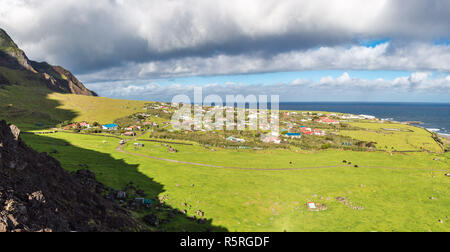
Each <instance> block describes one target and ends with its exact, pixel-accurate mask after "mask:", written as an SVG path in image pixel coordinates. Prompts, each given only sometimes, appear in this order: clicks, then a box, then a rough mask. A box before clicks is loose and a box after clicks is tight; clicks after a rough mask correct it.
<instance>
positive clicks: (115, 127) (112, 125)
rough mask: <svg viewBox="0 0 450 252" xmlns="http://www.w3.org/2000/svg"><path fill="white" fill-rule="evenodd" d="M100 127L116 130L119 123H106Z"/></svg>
mask: <svg viewBox="0 0 450 252" xmlns="http://www.w3.org/2000/svg"><path fill="white" fill-rule="evenodd" d="M102 129H104V130H118V129H119V125H117V124H114V123H112V124H106V125H103V126H102Z"/></svg>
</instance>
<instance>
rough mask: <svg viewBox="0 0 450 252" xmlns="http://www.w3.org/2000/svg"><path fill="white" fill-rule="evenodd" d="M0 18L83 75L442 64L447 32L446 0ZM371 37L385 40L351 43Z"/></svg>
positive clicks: (216, 5)
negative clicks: (368, 44)
mask: <svg viewBox="0 0 450 252" xmlns="http://www.w3.org/2000/svg"><path fill="white" fill-rule="evenodd" d="M0 27H2V28H5V29H6V30H7V31H8V32H9V33H10V34H11V35H12V36H13V37H14V38H15V39H16V41H17V42H18V43H19V45H20V46H21V47H23V48H24V49H25V50H26V52H27V53H28V54H29V56H30V58H36V59H38V60H47V61H50V62H51V63H53V64H60V65H64V66H66V67H67V68H69V69H71V70H74V71H75V72H76V73H79V74H84V76H85V77H86V79H88V77H89V76H90V77H91V78H89V79H94V78H95V77H96V76H97V77H99V78H101V77H102V75H103V77H105V78H109V77H110V76H111V75H110V74H111V73H112V74H113V77H115V78H117V79H127V78H130V77H132V78H146V77H148V76H180V75H201V74H228V73H251V72H265V71H289V70H311V69H314V70H321V69H387V70H411V71H429V70H432V71H450V66H449V64H450V63H449V62H450V60H449V54H450V52H449V51H450V49H449V46H448V45H445V44H444V45H434V44H433V43H432V42H433V40H435V39H440V38H444V39H448V38H449V37H450V4H449V2H448V1H447V0H430V1H420V0H409V1H402V0H391V1H388V0H364V1H361V0H345V1H333V0H315V1H309V0H284V1H278V0H267V1H260V0H245V1H242V0H217V1H210V0H196V1H194V0H186V1H173V0H171V1H157V0H127V1H124V0H97V1H89V0H66V1H60V0H46V1H41V0H2V1H0ZM373 38H375V39H376V38H390V39H391V41H392V44H390V45H388V44H385V45H380V46H377V47H375V48H366V47H361V46H357V44H358V43H357V40H358V39H362V40H367V39H369V40H370V39H373ZM88 74H89V75H88ZM114 75H115V76H114Z"/></svg>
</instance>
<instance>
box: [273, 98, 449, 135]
mask: <svg viewBox="0 0 450 252" xmlns="http://www.w3.org/2000/svg"><path fill="white" fill-rule="evenodd" d="M280 110H306V111H328V112H341V113H349V114H355V115H360V114H364V115H373V116H376V117H377V118H382V119H390V120H394V121H398V122H408V121H419V122H423V124H420V125H417V126H420V127H423V128H426V129H429V130H431V131H435V132H437V133H441V134H450V104H449V103H446V104H444V103H384V102H376V103H369V102H367V103H366V102H284V103H280Z"/></svg>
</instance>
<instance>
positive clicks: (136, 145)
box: [134, 143, 144, 148]
mask: <svg viewBox="0 0 450 252" xmlns="http://www.w3.org/2000/svg"><path fill="white" fill-rule="evenodd" d="M134 147H136V148H141V147H144V144H143V143H134Z"/></svg>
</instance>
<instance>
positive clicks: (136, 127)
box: [125, 125, 141, 131]
mask: <svg viewBox="0 0 450 252" xmlns="http://www.w3.org/2000/svg"><path fill="white" fill-rule="evenodd" d="M140 129H141V126H137V125H133V126H130V127H128V128H125V130H128V131H133V130H140Z"/></svg>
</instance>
